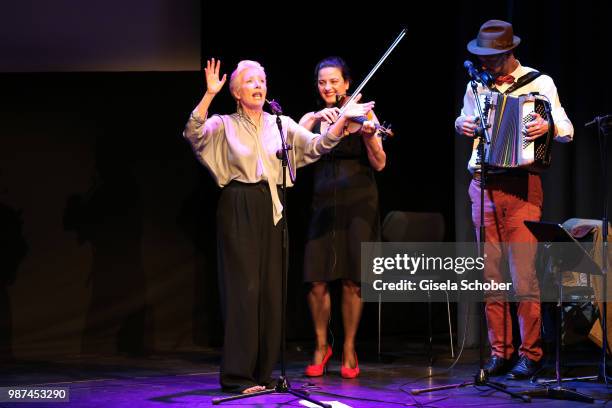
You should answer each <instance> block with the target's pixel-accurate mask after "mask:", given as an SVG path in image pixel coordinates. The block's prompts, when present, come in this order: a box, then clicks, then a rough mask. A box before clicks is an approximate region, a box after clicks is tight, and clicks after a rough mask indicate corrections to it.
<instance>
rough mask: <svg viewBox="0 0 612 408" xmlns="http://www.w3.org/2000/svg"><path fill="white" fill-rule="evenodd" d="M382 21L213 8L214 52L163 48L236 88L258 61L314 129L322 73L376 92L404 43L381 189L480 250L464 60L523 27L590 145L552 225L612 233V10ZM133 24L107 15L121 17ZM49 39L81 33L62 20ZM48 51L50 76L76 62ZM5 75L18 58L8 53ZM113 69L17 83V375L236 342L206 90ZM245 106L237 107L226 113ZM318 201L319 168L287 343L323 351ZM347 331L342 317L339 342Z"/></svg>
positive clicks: (574, 152) (398, 323)
mask: <svg viewBox="0 0 612 408" xmlns="http://www.w3.org/2000/svg"><path fill="white" fill-rule="evenodd" d="M376 6H377V7H380V8H376V9H374V8H373V7H371V8H367V9H359V10H351V12H350V13H349V12H347V11H346V10H344V9H341V8H336V7H340V6H336V5H334V4H331V3H330V4H318V3H312V4H311V3H301V4H299V5H298V6H297V7H298V8H300V7H301V8H303V10H304V11H303V12H299V13H296V12H291V13H289V11H288V6H278V9H277V13H281V15H282V17H277V18H272V17H271V15H270V10H269V9H270V8H271V7H273V5H270V4H260V3H257V4H250V5H241V4H232V6H231V7H230V5H222V6H221V7H219V8H220V9H215V10H211V9H210V8H209V7H208V6H206V7H202V8H201V14H200V16H199V18H193V20H194V21H195V22H194V24H195V25H197V24H198V21H201V23H200V24H201V28H200V30H199V31H200V35H195V36H193V35H192V36H184V35H183V34H184V26H183V27H181V26H180V24H179V27H178V28H177V29H176V30H175V31H172V30H165V31H164V32H169V33H175V34H176V33H177V32H179V33H183V34H180V35H177V36H175V34H163V33H162V34H160V35H159V38H158V41H159V42H160V44H162V43H163V44H166V45H165V46H164V47H162V48H163V49H164V50H168V49H172V47H168V46H167V44H171V45H173V44H175V43H176V47H178V48H180V49H186V48H189V47H188V45H194V44H195V45H196V46H201V54H200V57H201V61H205V60H206V59H207V58H210V57H215V58H220V59H221V60H222V62H223V65H222V70H223V72H227V73H228V74H229V73H230V72H231V70H233V68H234V67H235V65H236V63H237V62H238V61H239V60H242V59H255V60H257V61H259V62H261V63H262V64H263V65H264V67H265V68H266V72H267V75H268V95H269V97H270V98H275V99H277V100H278V101H280V102H281V103H282V105H283V108H284V110H285V113H286V114H288V115H289V116H291V117H293V118H294V119H295V120H298V119H299V118H300V117H301V115H302V114H304V113H305V112H307V111H310V110H313V109H314V107H315V103H316V92H315V87H314V72H313V70H314V66H315V64H316V62H317V61H318V60H320V59H321V58H323V57H326V56H328V55H340V56H342V57H344V58H345V59H346V60H347V62H348V63H349V65H350V66H351V67H352V70H353V76H354V78H355V79H356V81H357V82H360V81H361V78H363V77H364V76H365V75H366V74H367V73H368V72H369V70H370V69H371V67H372V66H373V65H374V64H375V63H376V62H377V61H378V59H379V57H380V56H381V55H382V54H383V52H384V51H385V50H386V49H387V47H388V46H389V45H390V44H391V42H392V41H393V39H394V38H395V37H396V35H397V34H398V33H399V31H400V29H401V27H403V26H405V27H407V29H408V34H407V36H406V38H405V39H404V40H403V41H402V43H400V45H399V46H398V47H397V49H396V50H395V52H394V53H393V54H392V55H391V56H390V57H389V58H388V60H387V61H386V63H385V64H384V65H383V66H382V67H381V69H380V70H379V71H378V72H377V74H376V75H375V76H374V78H373V79H372V80H371V81H370V82H369V83H368V85H367V87H366V88H365V89H364V91H363V93H364V94H365V99H367V100H369V99H373V100H376V111H377V114H378V116H379V117H380V118H381V119H382V120H385V121H387V122H390V123H392V124H393V128H394V129H395V132H396V134H397V136H396V137H395V138H394V139H391V140H388V141H387V142H386V145H385V149H386V151H387V163H388V164H387V167H386V169H385V170H384V171H383V172H381V173H380V174H378V176H377V180H378V186H379V192H380V204H381V219H382V218H383V217H384V216H385V215H386V214H387V213H388V212H389V211H391V210H403V211H419V212H439V213H442V214H443V215H444V218H445V220H446V239H447V240H449V241H453V240H456V241H470V240H472V239H473V234H472V230H471V221H470V218H469V203H468V197H467V186H468V183H469V180H470V178H469V174H468V173H467V170H466V165H467V160H468V156H469V151H470V148H471V145H470V141H468V140H465V139H464V138H462V137H458V136H456V135H455V133H454V128H453V123H454V118H455V117H456V116H457V114H458V112H459V109H460V108H461V101H462V96H463V93H464V91H465V86H466V75H465V72H464V69H463V67H462V63H463V61H464V60H465V59H466V58H468V57H469V55H468V53H467V51H466V49H465V46H466V44H467V42H468V41H469V40H471V39H472V38H474V37H475V35H476V33H477V31H478V28H479V27H480V25H481V24H482V23H483V22H484V21H486V20H487V19H490V18H501V19H506V20H510V21H512V22H513V24H514V29H515V33H516V34H517V35H518V36H520V37H521V38H522V41H523V42H522V44H521V45H520V46H519V47H518V48H517V50H516V55H517V57H518V58H519V60H520V61H521V63H522V64H524V65H527V66H530V67H533V68H536V69H539V70H541V71H543V72H545V73H547V74H549V75H551V76H552V78H553V79H554V80H555V83H556V85H557V88H558V91H559V95H560V98H561V102H562V104H563V105H564V107H565V109H566V111H567V113H568V116H569V117H570V119H571V120H572V121H573V123H574V126H575V129H576V133H575V142H574V143H572V144H568V145H560V144H557V145H556V146H555V149H554V152H553V167H552V168H551V169H550V170H549V171H548V172H547V173H546V174H545V175H544V186H545V208H544V219H545V220H550V221H564V220H565V219H567V218H571V217H583V218H598V217H600V216H601V212H602V205H601V202H602V193H601V191H602V189H601V183H602V181H601V177H600V161H599V158H600V155H599V147H598V141H597V137H596V134H595V133H594V132H593V131H592V130H587V129H585V128H584V126H583V124H584V123H585V122H587V121H589V120H591V119H592V118H593V117H594V116H595V115H599V114H604V113H612V95H611V93H610V91H611V89H610V81H609V79H608V76H609V74H610V72H612V70H611V69H610V68H611V67H610V62H609V61H610V60H611V58H610V53H611V48H610V42H611V40H612V32H611V28H610V21H609V16H610V11H611V9H610V6H609V5H607V4H605V2H577V3H570V4H563V5H561V4H557V2H553V1H543V2H523V1H510V0H508V1H505V2H498V3H496V4H494V5H487V7H486V10H485V8H484V7H482V6H477V5H476V4H474V3H472V2H455V3H453V4H451V5H445V4H442V3H439V4H437V3H436V4H431V5H426V6H421V7H420V8H418V9H417V8H412V9H411V8H410V7H412V6H404V7H403V8H401V10H402V11H400V8H399V7H396V8H393V7H391V8H389V7H383V4H380V5H379V4H377V5H376ZM116 7H117V9H121V7H123V6H121V5H116ZM176 7H180V6H178V5H177V6H176ZM291 7H292V8H295V7H296V6H291ZM406 7H408V10H407V11H404V9H405V8H406ZM33 12H36V11H35V10H34V11H33ZM116 12H117V10H113V9H101V10H99V13H100V16H101V18H106V19H110V17H109V16H111V15H114V14H113V13H116ZM105 13H109V14H105ZM159 13H160V15H159V16H158V17H159V21H167V19H166V20H164V19H163V18H162V17H163V16H167V13H168V12H167V10H166V11H165V10H164V9H163V8H160V9H159ZM149 14H150V13H149ZM175 14H176V13H175ZM131 15H132V14H131V13H128V16H131ZM133 15H134V17H133V19H134V20H135V21H138V17H137V13H134V14H133ZM192 17H193V16H192ZM128 20H129V18H128ZM152 21H155V20H154V19H153V20H152ZM181 21H184V20H181ZM160 24H162V23H160ZM52 26H53V27H57V30H58V31H60V32H61V31H62V27H66V25H64V26H62V22H61V21H55V22H54V23H53V24H52ZM15 29H17V28H15ZM188 31H190V32H191V31H193V30H188ZM196 31H197V30H196ZM134 32H136V33H139V31H138V29H134ZM75 34H78V32H76V33H73V34H72V35H75ZM100 35H101V36H102V37H106V33H101V34H100ZM166 35H167V36H169V37H165V36H166ZM136 37H139V35H136ZM3 41H9V42H10V41H11V40H10V38H8V37H3ZM190 41H191V42H193V44H185V42H190ZM113 42H114V43H117V44H118V45H119V44H120V46H118V48H119V49H122V50H124V49H126V47H127V49H128V50H130V44H133V47H134V52H137V51H138V47H139V46H138V44H139V43H138V42H133V41H131V38H130V37H129V32H126V31H123V32H122V34H121V36H120V37H119V38H114V39H113V40H112V41H111V46H110V47H108V48H109V49H111V50H112V49H114V48H113V47H112V44H113ZM43 43H44V42H43ZM46 44H47V45H45V46H44V47H43V48H44V49H45V50H46V53H45V55H47V56H48V57H47V58H48V61H47V62H49V64H48V66H51V67H53V66H56V65H57V64H56V65H54V63H56V62H57V61H58V59H59V60H64V61H68V60H70V58H72V57H74V55H71V56H65V55H64V54H63V53H64V52H65V48H61V49H57V48H54V47H53V44H51V45H49V42H47V43H46ZM9 45H10V44H9ZM145 48H146V47H145ZM196 48H197V47H196ZM1 49H3V50H10V49H13V50H14V49H17V50H19V49H20V48H19V47H10V46H6V44H5V46H4V47H3V48H1ZM93 49H94V50H95V45H94V48H93ZM30 52H31V51H30ZM122 52H124V51H122ZM92 54H94V55H95V54H96V53H95V52H94V53H92ZM78 55H79V54H77V58H76V60H77V61H78V60H79V58H78ZM165 55H168V54H165ZM4 57H7V58H11V57H12V56H11V54H10V53H9V52H8V51H6V52H5V53H3V58H4ZM110 59H113V60H114V61H116V59H114V57H112V56H107V54H106V53H101V54H100V58H99V65H97V66H96V65H95V61H94V64H93V65H92V66H93V68H91V69H82V68H81V66H80V65H79V64H75V65H73V66H71V65H70V64H63V65H62V68H61V69H46V70H42V71H51V72H42V71H41V69H38V68H36V67H38V65H30V66H28V65H27V64H26V65H23V66H21V68H19V69H4V70H3V71H4V72H2V73H0V87H1V89H2V93H1V96H0V222H1V224H0V228H1V229H0V232H1V233H2V236H1V239H0V243H1V247H0V249H1V252H0V255H1V258H0V260H1V264H0V357H2V358H10V357H17V358H25V357H29V356H54V355H67V354H78V353H84V354H98V353H111V354H112V353H127V354H142V353H148V352H154V351H177V350H178V351H180V350H190V349H193V348H194V347H198V346H199V347H206V346H217V345H219V344H220V343H221V332H220V330H221V329H220V328H221V322H220V311H219V307H218V294H217V278H216V265H215V245H216V241H215V230H214V228H215V210H216V200H217V197H218V194H219V189H218V188H217V187H216V186H215V184H214V183H213V182H212V179H211V178H210V177H209V175H208V173H207V172H206V170H205V169H204V168H203V167H202V166H201V165H199V163H198V162H197V160H196V159H195V157H194V156H193V153H192V152H191V149H190V147H189V146H188V145H187V144H186V143H185V142H184V141H183V140H182V138H181V132H182V129H183V126H184V124H185V122H186V120H187V117H188V115H189V112H190V111H191V110H192V109H193V107H194V106H195V105H196V104H197V103H198V101H199V99H200V98H201V95H202V92H203V89H204V81H203V76H202V73H201V72H198V71H176V70H174V69H169V68H167V65H164V64H159V65H155V64H151V65H147V66H146V67H145V68H142V67H140V68H134V66H133V65H130V64H129V63H126V64H124V65H123V66H121V64H120V65H119V66H118V68H117V67H115V68H116V69H115V68H113V69H108V68H107V67H106V65H105V61H107V60H110ZM26 60H27V59H26ZM119 60H120V59H119ZM152 60H154V59H152ZM126 61H128V60H126ZM9 71H10V72H9ZM58 71H62V72H58ZM84 71H91V72H84ZM110 71H114V72H110ZM355 85H356V84H354V86H355ZM226 89H227V88H226ZM234 107H235V105H234V101H233V100H232V99H231V97H230V95H229V92H227V90H225V91H223V92H222V93H221V94H220V95H219V96H218V98H216V99H215V101H214V103H213V106H212V107H211V111H213V112H218V113H230V112H232V110H233V109H234ZM311 192H312V173H311V170H309V169H308V168H305V169H302V170H300V171H299V172H298V182H297V185H296V187H295V188H294V189H293V190H292V191H291V193H290V195H289V223H290V230H291V268H290V279H289V297H288V299H289V301H288V318H289V322H288V336H289V339H290V340H294V341H298V342H303V343H304V344H307V345H309V344H310V342H311V340H312V330H311V323H310V316H309V313H308V310H307V306H306V301H305V293H306V287H305V286H304V285H303V284H302V283H301V274H302V262H303V248H304V238H305V230H306V226H307V222H308V214H309V205H310V199H311ZM336 299H337V297H336V298H334V300H336ZM337 303H338V302H337V301H336V304H337ZM437 306H442V305H437ZM424 310H425V308H424V306H423V305H420V304H419V305H414V304H385V305H384V307H383V335H384V336H390V335H397V334H402V335H407V336H422V334H423V333H424V330H425V318H424V314H423V312H424ZM376 312H377V310H376V305H374V304H366V307H365V311H364V317H363V320H362V324H361V327H360V333H359V336H358V339H361V340H366V339H373V338H375V335H376V327H377V326H376V325H377V321H376ZM435 312H436V313H440V318H437V319H435V322H436V327H435V329H436V331H438V332H444V330H446V326H445V324H444V322H445V318H442V316H444V313H445V311H444V308H436V310H435ZM340 321H341V320H340V315H339V313H338V311H337V310H336V311H335V312H334V314H333V317H332V326H333V327H334V328H335V329H334V333H335V334H336V336H339V335H340V334H341V325H340Z"/></svg>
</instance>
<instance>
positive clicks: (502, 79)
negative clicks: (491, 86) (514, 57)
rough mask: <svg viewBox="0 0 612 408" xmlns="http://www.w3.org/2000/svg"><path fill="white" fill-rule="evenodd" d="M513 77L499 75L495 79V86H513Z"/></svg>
mask: <svg viewBox="0 0 612 408" xmlns="http://www.w3.org/2000/svg"><path fill="white" fill-rule="evenodd" d="M513 83H514V77H513V76H512V75H500V76H498V77H497V78H495V85H502V84H513Z"/></svg>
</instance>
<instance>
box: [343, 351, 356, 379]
mask: <svg viewBox="0 0 612 408" xmlns="http://www.w3.org/2000/svg"><path fill="white" fill-rule="evenodd" d="M359 372H360V370H359V361H357V353H355V368H350V367H345V366H344V354H342V368H340V375H341V376H342V378H357V377H358V376H359Z"/></svg>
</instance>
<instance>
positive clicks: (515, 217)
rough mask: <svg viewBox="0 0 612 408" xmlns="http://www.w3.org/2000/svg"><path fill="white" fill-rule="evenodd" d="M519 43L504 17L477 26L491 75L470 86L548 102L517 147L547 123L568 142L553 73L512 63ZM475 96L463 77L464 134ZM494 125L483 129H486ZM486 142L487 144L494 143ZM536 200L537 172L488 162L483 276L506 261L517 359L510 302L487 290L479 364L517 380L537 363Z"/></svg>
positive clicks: (476, 165)
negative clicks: (485, 347) (516, 342)
mask: <svg viewBox="0 0 612 408" xmlns="http://www.w3.org/2000/svg"><path fill="white" fill-rule="evenodd" d="M519 43H520V38H519V37H517V36H515V35H514V33H513V29H512V25H511V24H510V23H507V22H505V21H500V20H489V21H487V22H486V23H484V24H483V25H482V26H481V28H480V31H479V32H478V36H477V38H476V39H474V40H472V41H470V42H469V43H468V45H467V49H468V51H469V52H470V53H471V54H473V55H476V56H477V58H478V60H479V61H480V64H481V65H482V68H483V69H484V70H485V71H486V72H488V73H490V74H491V75H492V77H493V78H494V80H495V82H494V84H490V89H487V88H486V87H485V86H484V85H482V84H481V85H478V88H477V92H478V93H479V94H487V93H488V94H491V91H493V92H496V93H499V94H503V95H504V96H503V98H506V97H508V98H510V97H516V96H519V95H527V94H537V95H539V96H538V97H539V98H543V99H544V100H547V101H548V103H549V105H546V106H547V107H548V108H547V111H548V112H549V113H550V115H549V118H550V116H551V118H550V119H552V121H550V122H549V121H547V120H545V117H543V116H542V115H540V114H538V113H533V114H532V115H531V116H529V119H528V121H527V122H526V123H524V126H522V125H523V124H522V123H521V127H520V128H519V129H520V130H519V132H522V135H516V136H517V137H520V138H522V141H521V142H520V143H518V144H517V145H518V146H521V145H523V144H528V143H532V142H534V141H536V139H538V138H541V137H543V136H544V137H546V136H548V133H549V128H550V131H551V135H550V136H551V138H552V137H554V139H555V140H556V141H560V142H569V141H571V140H572V137H573V134H574V129H573V126H572V123H571V122H570V120H569V119H568V117H567V115H566V113H565V110H564V109H563V107H562V106H561V103H560V102H559V97H558V95H557V88H556V87H555V84H554V82H553V80H552V79H551V78H550V77H549V76H547V75H543V74H540V73H539V72H537V71H536V70H534V69H532V68H528V67H525V66H522V65H521V64H520V62H519V61H518V60H517V59H516V58H515V56H514V48H516V47H517V46H518V45H519ZM483 82H484V81H483ZM479 99H480V98H479ZM504 100H505V99H504ZM476 103H477V102H476V99H475V97H474V94H473V92H472V89H471V86H470V84H468V86H467V89H466V93H465V96H464V98H463V108H462V109H461V115H460V116H459V117H458V118H457V119H456V120H455V128H456V131H457V132H458V133H460V134H462V135H465V136H468V137H471V138H474V137H475V133H476V130H477V128H478V126H479V124H480V123H479V120H478V119H477V115H478V113H477V112H478V110H477V107H476ZM483 108H487V109H488V108H490V107H488V106H486V107H483ZM485 119H486V118H485ZM498 128H499V127H498ZM521 128H522V129H521ZM495 130H496V129H493V128H491V129H489V131H490V132H489V133H493V132H494V131H495ZM541 140H544V139H541ZM476 145H477V143H476V140H475V143H474V150H473V151H472V158H471V159H470V162H469V166H468V168H469V170H470V172H471V173H472V174H473V176H474V177H473V180H472V182H471V183H470V188H469V193H470V198H471V201H472V220H473V223H474V226H475V227H476V234H477V236H478V235H479V227H480V222H481V220H480V208H481V197H480V196H481V194H480V193H481V191H480V187H481V178H480V175H481V170H480V162H479V156H478V150H477V149H476ZM488 148H489V150H490V149H495V146H488ZM542 200H543V192H542V182H541V179H540V175H539V174H538V173H537V172H535V171H533V170H532V168H531V167H527V166H519V165H512V164H511V165H509V166H508V167H505V166H500V167H497V166H496V167H488V170H487V177H486V186H485V194H484V203H483V204H484V224H485V235H486V236H485V242H486V244H487V246H486V252H485V253H486V261H485V279H486V280H489V279H495V280H496V281H498V282H500V281H503V279H502V274H503V273H504V270H505V263H507V267H508V268H507V269H508V271H509V273H510V275H511V278H512V282H513V287H514V290H515V298H516V301H517V302H518V305H517V314H518V323H519V327H520V335H521V346H520V348H519V350H518V357H519V358H518V361H517V362H516V363H515V364H514V365H512V364H511V362H512V358H513V355H514V346H513V344H512V320H511V317H510V305H509V303H508V302H507V300H506V299H505V297H504V296H503V295H501V294H499V293H487V296H486V305H485V314H486V318H487V325H488V337H489V342H490V344H491V358H490V359H489V361H488V362H487V364H486V365H485V370H486V371H487V372H488V374H489V375H491V376H495V375H501V374H505V373H506V372H508V370H509V373H508V376H507V378H508V379H524V378H528V377H531V376H532V375H533V374H534V373H535V372H536V371H537V370H538V368H539V366H540V360H541V359H542V347H541V334H540V326H541V317H540V289H539V284H538V280H537V276H536V270H535V264H534V261H535V254H536V250H537V247H536V245H535V243H536V242H537V240H536V238H535V237H534V236H533V235H532V234H531V232H530V231H529V230H528V229H527V227H526V226H525V225H524V223H523V221H525V220H532V221H539V220H540V218H541V213H542V211H541V210H542ZM478 239H480V237H478ZM502 243H512V244H517V243H518V244H519V245H516V246H515V245H512V246H511V248H512V249H511V250H507V251H506V250H504V249H503V248H502Z"/></svg>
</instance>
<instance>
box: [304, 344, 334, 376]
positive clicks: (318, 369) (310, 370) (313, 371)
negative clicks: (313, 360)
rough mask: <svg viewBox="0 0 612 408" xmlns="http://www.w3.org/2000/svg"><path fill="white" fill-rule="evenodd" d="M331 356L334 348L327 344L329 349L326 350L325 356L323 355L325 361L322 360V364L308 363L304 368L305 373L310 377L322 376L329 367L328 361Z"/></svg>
mask: <svg viewBox="0 0 612 408" xmlns="http://www.w3.org/2000/svg"><path fill="white" fill-rule="evenodd" d="M331 356H332V348H331V346H330V345H329V344H328V345H327V351H326V352H325V356H323V361H321V364H309V365H307V366H306V369H305V370H304V374H306V375H307V376H308V377H320V376H322V375H323V374H325V369H326V367H327V362H328V361H329V359H330V357H331Z"/></svg>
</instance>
